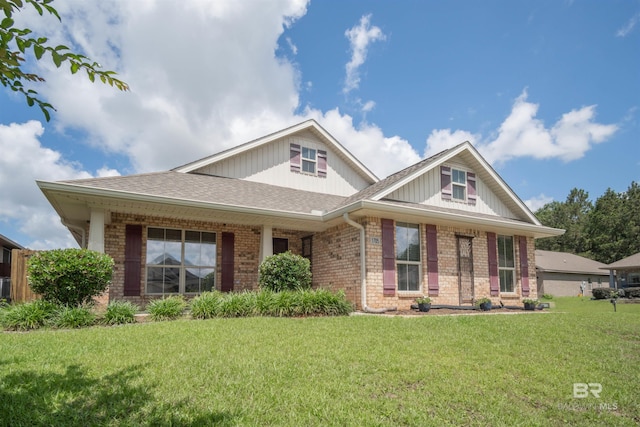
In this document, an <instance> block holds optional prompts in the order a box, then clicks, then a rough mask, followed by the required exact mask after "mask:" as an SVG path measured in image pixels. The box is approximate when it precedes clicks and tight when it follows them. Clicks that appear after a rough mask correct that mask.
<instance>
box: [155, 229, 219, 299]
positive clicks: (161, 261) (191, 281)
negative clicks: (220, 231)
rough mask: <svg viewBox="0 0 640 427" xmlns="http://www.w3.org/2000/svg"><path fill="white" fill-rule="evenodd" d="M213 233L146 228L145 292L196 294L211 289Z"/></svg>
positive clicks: (214, 241)
mask: <svg viewBox="0 0 640 427" xmlns="http://www.w3.org/2000/svg"><path fill="white" fill-rule="evenodd" d="M215 271H216V234H215V233H208V232H201V231H185V230H174V229H165V228H149V229H148V230H147V294H178V293H180V294H182V293H200V292H204V291H210V290H213V289H214V288H215Z"/></svg>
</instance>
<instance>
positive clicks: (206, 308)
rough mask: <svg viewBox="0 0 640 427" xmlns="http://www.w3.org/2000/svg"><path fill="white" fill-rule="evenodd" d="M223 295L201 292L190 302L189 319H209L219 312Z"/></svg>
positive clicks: (215, 292)
mask: <svg viewBox="0 0 640 427" xmlns="http://www.w3.org/2000/svg"><path fill="white" fill-rule="evenodd" d="M222 298H223V294H222V293H220V292H217V291H214V292H203V293H201V294H200V295H198V296H197V297H195V298H194V299H193V300H192V301H191V317H193V318H194V319H211V318H213V317H216V316H217V315H218V313H219V311H220V305H221V303H222Z"/></svg>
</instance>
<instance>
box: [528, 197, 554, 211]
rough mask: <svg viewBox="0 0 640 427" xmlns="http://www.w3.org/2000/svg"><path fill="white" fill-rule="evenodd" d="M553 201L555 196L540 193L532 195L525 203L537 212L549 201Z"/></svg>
mask: <svg viewBox="0 0 640 427" xmlns="http://www.w3.org/2000/svg"><path fill="white" fill-rule="evenodd" d="M551 202H553V197H548V196H545V195H544V194H540V195H538V196H535V197H532V198H530V199H528V200H525V201H524V204H525V205H527V207H528V208H529V209H530V210H531V212H535V211H537V210H538V209H540V208H541V207H543V206H544V205H546V204H547V203H551Z"/></svg>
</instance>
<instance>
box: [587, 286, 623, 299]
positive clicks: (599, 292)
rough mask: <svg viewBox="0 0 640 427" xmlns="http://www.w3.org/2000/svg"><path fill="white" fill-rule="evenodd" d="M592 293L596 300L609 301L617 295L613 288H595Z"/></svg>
mask: <svg viewBox="0 0 640 427" xmlns="http://www.w3.org/2000/svg"><path fill="white" fill-rule="evenodd" d="M591 293H592V294H593V297H594V298H595V299H609V298H614V296H615V295H617V292H616V290H615V289H613V288H595V289H593V290H592V291H591Z"/></svg>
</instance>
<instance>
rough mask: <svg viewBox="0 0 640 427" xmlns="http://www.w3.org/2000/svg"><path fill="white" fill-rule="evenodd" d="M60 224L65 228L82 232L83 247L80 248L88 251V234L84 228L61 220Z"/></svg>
mask: <svg viewBox="0 0 640 427" xmlns="http://www.w3.org/2000/svg"><path fill="white" fill-rule="evenodd" d="M60 222H61V223H62V225H64V226H65V227H67V228H73V229H74V230H77V231H79V232H80V234H81V235H82V245H81V246H80V249H86V248H87V232H86V230H85V229H84V228H82V227H80V226H78V225H73V224H69V223H68V222H66V221H65V220H63V219H62V220H60Z"/></svg>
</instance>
